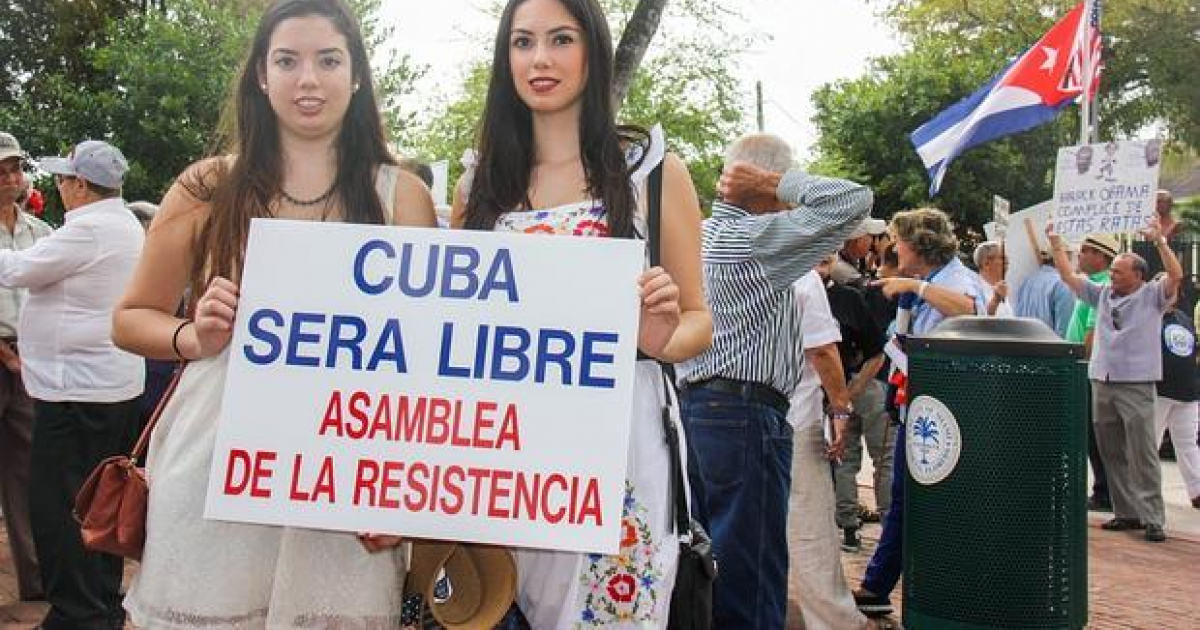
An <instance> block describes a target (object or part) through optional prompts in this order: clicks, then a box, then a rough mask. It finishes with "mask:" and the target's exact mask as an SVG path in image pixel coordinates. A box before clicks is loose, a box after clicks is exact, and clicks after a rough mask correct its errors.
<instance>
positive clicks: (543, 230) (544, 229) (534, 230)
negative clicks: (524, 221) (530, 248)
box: [525, 223, 554, 234]
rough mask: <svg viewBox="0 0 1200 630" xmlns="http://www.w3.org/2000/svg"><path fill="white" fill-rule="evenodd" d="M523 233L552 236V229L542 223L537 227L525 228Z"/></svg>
mask: <svg viewBox="0 0 1200 630" xmlns="http://www.w3.org/2000/svg"><path fill="white" fill-rule="evenodd" d="M525 233H526V234H554V228H552V227H550V226H549V225H546V224H544V223H539V224H537V225H531V226H529V227H527V228H525Z"/></svg>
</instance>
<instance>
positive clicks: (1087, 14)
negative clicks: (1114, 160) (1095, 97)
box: [1075, 0, 1092, 146]
mask: <svg viewBox="0 0 1200 630" xmlns="http://www.w3.org/2000/svg"><path fill="white" fill-rule="evenodd" d="M1091 25H1092V0H1083V15H1082V16H1080V19H1079V30H1080V31H1081V32H1082V33H1083V34H1084V35H1085V36H1084V37H1077V38H1075V41H1076V42H1079V43H1080V44H1082V47H1083V50H1081V51H1080V55H1079V56H1080V57H1081V58H1082V59H1083V72H1082V73H1081V75H1082V76H1080V77H1079V80H1080V83H1081V84H1082V85H1083V92H1082V93H1081V96H1082V98H1083V100H1082V102H1081V103H1080V105H1079V144H1080V146H1083V145H1085V144H1091V135H1092V134H1091V122H1092V107H1091V105H1092V102H1091V101H1092V43H1091V38H1089V37H1086V35H1087V34H1088V31H1089V30H1090V29H1091Z"/></svg>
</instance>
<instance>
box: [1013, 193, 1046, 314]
mask: <svg viewBox="0 0 1200 630" xmlns="http://www.w3.org/2000/svg"><path fill="white" fill-rule="evenodd" d="M1052 205H1053V204H1052V203H1051V202H1049V201H1043V202H1042V203H1039V204H1037V205H1035V206H1030V207H1028V208H1025V209H1024V210H1021V211H1020V212H1014V213H1013V214H1012V215H1011V216H1010V217H1009V222H1010V223H1011V225H1012V229H1010V230H1009V231H1008V234H1006V235H1005V239H1004V252H1005V255H1006V256H1008V271H1007V272H1006V273H1005V274H1004V280H1005V281H1006V282H1008V291H1009V295H1010V296H1013V297H1014V298H1015V296H1016V294H1017V290H1018V288H1019V287H1020V286H1021V283H1022V282H1024V281H1025V278H1027V277H1029V275H1030V274H1032V273H1033V272H1034V271H1037V268H1038V266H1039V265H1040V263H1039V254H1038V250H1039V249H1048V247H1049V245H1048V244H1047V242H1046V234H1045V229H1046V222H1047V220H1049V217H1050V209H1051V206H1052ZM1026 225H1032V226H1034V229H1035V232H1041V233H1040V234H1038V235H1037V236H1038V237H1039V238H1038V240H1037V242H1036V244H1035V243H1034V242H1033V241H1031V240H1030V238H1029V230H1028V229H1027V228H1026V227H1025V226H1026ZM1010 299H1012V298H1010Z"/></svg>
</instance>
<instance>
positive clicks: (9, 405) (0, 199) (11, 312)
mask: <svg viewBox="0 0 1200 630" xmlns="http://www.w3.org/2000/svg"><path fill="white" fill-rule="evenodd" d="M24 166H25V153H24V152H23V151H22V150H21V145H20V143H18V142H17V139H16V138H15V137H13V135H12V134H8V133H3V132H0V222H2V223H3V225H4V229H3V230H0V249H4V250H13V251H17V250H22V249H29V248H30V247H33V244H34V243H36V242H37V241H38V239H41V238H43V237H45V236H48V235H49V234H50V232H51V230H50V226H48V225H46V224H45V223H43V222H42V221H41V219H38V218H37V217H34V216H32V215H30V214H28V213H26V212H25V211H24V210H22V209H21V204H20V203H19V202H18V200H19V199H20V198H21V197H23V196H24V195H25V191H26V189H27V187H28V184H27V183H26V181H25V171H24ZM26 297H27V295H26V291H25V290H24V289H8V288H0V510H3V512H4V518H5V527H6V529H7V530H8V544H9V547H10V548H11V550H12V557H13V564H14V565H15V568H16V570H17V595H18V596H19V597H20V598H21V599H22V600H25V601H29V600H38V599H42V598H43V591H42V578H41V573H40V572H39V571H38V564H37V555H36V554H34V549H33V532H32V531H31V529H30V525H29V453H30V446H31V440H32V437H33V401H32V400H30V399H29V394H28V393H26V391H25V383H24V382H22V380H21V359H20V357H19V356H17V322H18V321H19V320H20V317H21V308H22V307H23V306H24V304H25V300H26Z"/></svg>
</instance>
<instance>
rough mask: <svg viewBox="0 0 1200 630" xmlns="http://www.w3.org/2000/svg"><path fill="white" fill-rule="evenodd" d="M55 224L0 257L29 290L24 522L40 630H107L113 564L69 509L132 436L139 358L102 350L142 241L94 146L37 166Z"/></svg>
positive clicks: (106, 148)
mask: <svg viewBox="0 0 1200 630" xmlns="http://www.w3.org/2000/svg"><path fill="white" fill-rule="evenodd" d="M40 166H41V168H42V169H43V170H45V171H47V172H49V173H51V174H53V175H54V179H55V183H56V185H57V186H58V193H59V195H60V196H61V198H62V202H63V207H64V208H65V210H66V214H65V219H64V225H63V227H62V228H60V229H59V230H58V231H56V232H54V233H53V234H51V235H50V236H47V237H46V238H43V239H42V240H40V241H38V242H37V244H35V245H34V246H33V247H31V248H29V249H25V250H22V251H11V250H0V286H4V287H10V288H11V287H24V288H28V289H29V302H28V303H27V304H26V305H25V310H24V311H23V312H22V313H21V322H20V327H19V331H18V332H19V337H20V340H21V361H22V368H23V376H24V378H25V386H26V388H27V389H28V391H29V395H30V396H31V397H32V398H33V400H34V418H35V421H34V428H33V452H32V457H31V467H30V470H31V478H30V484H29V485H30V517H31V520H32V522H33V532H34V542H35V545H36V547H37V553H38V559H39V560H40V562H41V568H42V580H43V582H44V585H45V588H46V600H47V601H49V602H50V611H49V612H48V613H47V614H46V618H45V619H44V620H43V621H42V627H43V628H45V629H46V630H66V629H71V630H111V629H112V628H120V627H121V626H122V625H123V622H124V616H125V615H124V611H123V610H122V609H121V599H120V586H121V569H122V562H121V559H120V558H118V557H116V556H110V555H107V554H101V553H91V552H88V551H86V550H85V549H84V548H83V544H82V542H81V540H80V535H79V525H78V523H76V522H75V520H74V518H73V517H72V515H71V507H72V505H73V503H74V499H75V495H76V494H77V493H78V491H79V487H80V486H81V485H82V484H83V482H84V480H85V479H86V478H87V476H88V475H89V474H90V473H91V472H92V470H93V469H94V468H95V467H96V465H97V464H98V463H99V462H100V461H101V460H103V459H104V458H106V457H109V456H112V455H116V454H119V453H122V452H126V451H127V450H128V449H129V447H130V446H131V445H132V442H133V438H134V437H136V435H135V432H136V431H137V428H138V425H137V419H138V405H137V398H138V396H139V395H140V394H141V393H142V383H143V381H144V379H145V372H144V369H145V368H144V363H143V361H142V359H141V358H140V357H137V356H134V355H132V354H129V353H127V352H124V351H122V350H119V349H117V347H116V346H115V345H113V343H112V339H111V334H110V331H111V328H112V310H113V307H114V306H115V305H116V303H117V300H118V299H119V298H120V296H121V293H122V292H123V291H124V289H125V285H126V284H127V283H128V282H129V279H130V277H131V276H132V275H133V270H134V266H135V264H136V263H137V259H138V256H139V255H140V254H141V251H142V240H143V233H142V227H141V225H139V224H138V222H137V219H136V218H134V216H133V214H132V213H130V212H129V210H128V209H127V208H126V207H125V202H124V201H123V200H122V199H121V184H122V183H123V181H124V178H125V173H126V171H128V169H129V167H128V165H127V163H126V162H125V157H124V156H123V155H121V152H120V151H118V150H117V149H116V148H115V147H113V146H112V145H109V144H108V143H105V142H98V141H87V142H82V143H80V144H79V145H78V146H76V147H75V149H74V150H73V151H72V152H71V155H69V156H68V157H65V158H45V159H43V160H42V161H41V163H40Z"/></svg>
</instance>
